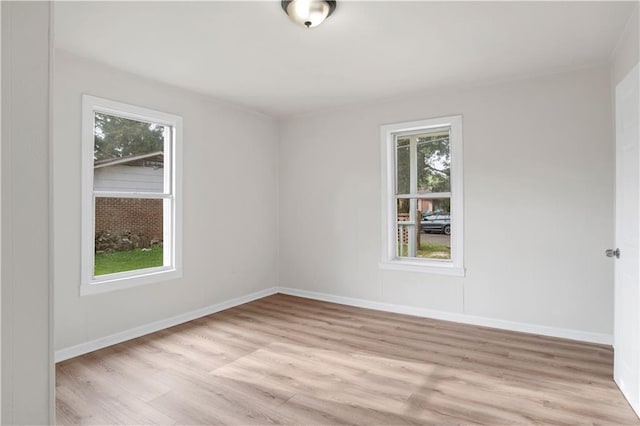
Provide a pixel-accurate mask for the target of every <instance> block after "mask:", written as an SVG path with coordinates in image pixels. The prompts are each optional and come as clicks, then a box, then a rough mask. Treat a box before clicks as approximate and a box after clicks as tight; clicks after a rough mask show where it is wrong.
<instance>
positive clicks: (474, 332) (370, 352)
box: [56, 295, 640, 425]
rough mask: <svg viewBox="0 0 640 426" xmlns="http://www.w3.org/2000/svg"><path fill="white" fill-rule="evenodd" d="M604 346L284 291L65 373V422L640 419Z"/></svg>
mask: <svg viewBox="0 0 640 426" xmlns="http://www.w3.org/2000/svg"><path fill="white" fill-rule="evenodd" d="M612 358H613V357H612V351H611V349H610V348H608V347H605V346H599V345H593V344H586V343H577V342H573V341H568V340H562V339H555V338H548V337H541V336H534V335H528V334H522V333H514V332H508V331H500V330H494V329H488V328H482V327H474V326H468V325H460V324H455V323H450V322H444V321H437V320H430V319H424V318H417V317H412V316H407V315H397V314H390V313H384V312H378V311H372V310H367V309H359V308H352V307H348V306H343V305H336V304H332V303H324V302H318V301H313V300H308V299H303V298H298V297H292V296H285V295H275V296H270V297H267V298H264V299H261V300H258V301H255V302H252V303H248V304H246V305H242V306H239V307H236V308H233V309H229V310H226V311H223V312H220V313H217V314H214V315H210V316H208V317H205V318H201V319H199V320H196V321H192V322H190V323H187V324H183V325H180V326H177V327H173V328H170V329H167V330H163V331H160V332H157V333H154V334H151V335H148V336H144V337H141V338H138V339H135V340H131V341H128V342H125V343H121V344H119V345H115V346H112V347H109V348H106V349H102V350H100V351H96V352H93V353H90V354H87V355H84V356H81V357H78V358H74V359H71V360H68V361H65V362H62V363H60V364H58V366H57V384H56V392H57V403H56V406H57V421H58V423H59V424H202V425H204V424H206V425H212V424H227V425H253V424H305V425H309V424H362V425H373V424H380V425H391V424H394V425H401V424H402V425H404V424H489V425H498V424H500V425H503V424H532V423H537V424H541V423H542V424H553V425H560V424H567V425H569V424H571V425H573V424H593V423H595V424H615V425H626V424H640V422H639V421H638V418H637V417H636V416H635V414H634V413H633V411H632V409H631V408H630V407H629V405H628V404H627V403H626V401H625V399H624V397H623V396H622V394H621V393H620V392H619V390H618V389H617V387H616V385H615V384H614V382H613V380H612V378H611V377H612Z"/></svg>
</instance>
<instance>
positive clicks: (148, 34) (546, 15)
mask: <svg viewBox="0 0 640 426" xmlns="http://www.w3.org/2000/svg"><path fill="white" fill-rule="evenodd" d="M635 4H636V3H633V2H626V3H624V2H608V1H604V2H567V3H564V2H527V3H524V2H496V3H486V2H472V3H452V2H398V1H384V2H380V1H378V2H361V1H358V2H356V1H340V0H338V6H337V9H336V11H335V13H334V14H333V15H332V16H331V17H329V19H327V21H326V22H325V23H323V24H322V25H320V26H319V27H317V28H312V29H310V30H306V29H304V28H301V27H298V26H296V25H294V24H293V23H292V22H291V21H289V19H288V18H287V16H286V15H285V14H284V12H283V11H282V9H281V7H280V2H279V1H258V2H239V1H236V2H193V3H191V2H190V3H187V2H175V3H173V2H172V3H169V2H141V3H133V2H56V3H55V24H54V25H55V26H54V28H55V42H56V46H57V47H60V48H63V49H65V50H68V51H71V52H73V53H76V54H79V55H82V56H87V57H90V58H93V59H96V60H98V61H101V62H104V63H107V64H109V65H112V66H114V67H117V68H121V69H123V70H127V71H130V72H133V73H136V74H140V75H143V76H147V77H151V78H153V79H156V80H160V81H163V82H167V83H170V84H173V85H177V86H180V87H183V88H187V89H191V90H195V91H198V92H203V93H206V94H209V95H212V96H214V97H216V98H218V99H223V100H227V101H231V102H234V103H237V104H241V105H244V106H248V107H251V108H253V109H257V110H259V111H263V112H266V113H268V114H271V115H274V116H286V115H290V114H295V113H298V112H304V111H310V110H315V109H320V108H328V107H332V106H336V105H342V104H347V103H352V102H359V101H365V100H372V99H378V98H386V97H393V96H396V95H400V94H406V93H410V92H412V91H415V90H426V89H432V88H437V87H443V86H447V87H448V86H461V85H465V86H466V85H472V84H477V83H485V82H491V81H497V80H503V79H512V78H519V77H523V76H526V75H536V74H543V73H551V72H556V71H562V70H567V69H573V68H580V67H585V66H591V65H595V64H601V63H604V62H607V61H608V60H609V57H610V55H611V52H612V50H613V48H614V46H615V44H616V42H617V40H618V38H619V36H620V34H621V32H622V29H623V27H624V25H625V23H626V20H627V18H628V17H629V15H630V14H631V11H632V10H633V7H634V5H635Z"/></svg>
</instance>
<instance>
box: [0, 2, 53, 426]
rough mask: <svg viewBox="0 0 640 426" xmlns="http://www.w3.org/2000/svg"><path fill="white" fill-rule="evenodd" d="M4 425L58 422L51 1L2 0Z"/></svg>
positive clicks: (0, 420)
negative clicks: (54, 349) (53, 285)
mask: <svg viewBox="0 0 640 426" xmlns="http://www.w3.org/2000/svg"><path fill="white" fill-rule="evenodd" d="M1 8H2V148H1V149H2V258H1V260H2V345H1V346H2V418H1V419H0V423H2V424H52V423H53V419H52V413H53V377H52V375H51V372H52V371H53V359H52V358H53V357H52V350H51V349H52V348H51V345H50V343H51V340H50V331H51V329H50V324H51V321H50V314H51V309H50V308H51V307H50V275H49V273H50V265H49V261H50V257H49V254H50V246H49V242H50V239H49V237H50V235H49V231H50V226H49V212H50V210H49V209H50V204H49V195H50V191H49V130H50V125H49V124H50V123H49V114H50V109H49V64H50V62H49V53H50V46H49V29H50V25H49V23H50V4H49V3H48V2H2V4H1Z"/></svg>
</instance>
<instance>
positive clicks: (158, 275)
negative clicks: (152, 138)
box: [80, 95, 182, 295]
mask: <svg viewBox="0 0 640 426" xmlns="http://www.w3.org/2000/svg"><path fill="white" fill-rule="evenodd" d="M96 112H99V113H104V114H109V115H115V116H118V117H124V118H129V119H132V120H138V121H144V122H150V123H156V124H162V125H164V126H166V128H167V129H168V130H167V133H168V134H167V135H165V138H166V137H167V136H168V137H169V139H170V143H169V144H168V146H167V145H166V144H165V148H164V150H165V158H164V161H165V190H164V191H163V193H162V194H158V193H148V192H131V191H128V192H127V191H123V192H112V191H96V190H94V187H93V176H94V164H93V163H94V160H93V154H94V152H93V150H94V119H95V113H96ZM165 140H166V139H165ZM167 166H168V167H167ZM167 183H168V185H167ZM97 196H99V197H116V198H153V199H159V198H161V199H164V200H165V201H164V202H163V204H164V215H163V222H164V227H165V229H164V235H165V241H163V246H164V250H163V255H164V264H165V265H167V266H160V267H156V268H147V269H138V270H134V271H126V272H119V273H114V274H108V275H102V276H98V277H95V276H94V275H93V273H94V260H95V254H94V250H95V249H94V245H95V217H94V215H95V204H94V203H95V198H96V197H97ZM167 200H168V201H169V202H167ZM168 215H169V216H168ZM166 217H171V218H173V220H164V218H166ZM81 223H82V225H81V226H82V232H81V235H82V243H81V247H82V255H81V274H82V278H81V282H80V294H81V295H89V294H96V293H104V292H108V291H113V290H120V289H125V288H130V287H135V286H139V285H143V284H151V283H155V282H160V281H165V280H171V279H176V278H180V277H182V118H181V117H179V116H177V115H173V114H168V113H164V112H160V111H154V110H151V109H148V108H142V107H138V106H134V105H129V104H126V103H122V102H117V101H112V100H109V99H104V98H99V97H96V96H90V95H83V96H82V221H81ZM167 239H168V240H169V241H166V240H167Z"/></svg>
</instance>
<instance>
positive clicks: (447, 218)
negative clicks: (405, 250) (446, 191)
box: [416, 198, 451, 260]
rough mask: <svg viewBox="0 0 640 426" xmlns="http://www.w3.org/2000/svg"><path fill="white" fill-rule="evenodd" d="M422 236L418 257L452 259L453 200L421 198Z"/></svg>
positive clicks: (417, 252)
mask: <svg viewBox="0 0 640 426" xmlns="http://www.w3.org/2000/svg"><path fill="white" fill-rule="evenodd" d="M417 210H418V213H419V215H420V235H419V237H418V238H417V240H418V242H417V246H418V249H417V251H416V256H417V257H422V258H428V259H447V260H450V259H451V199H450V198H439V199H431V198H419V199H418V200H417Z"/></svg>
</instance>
